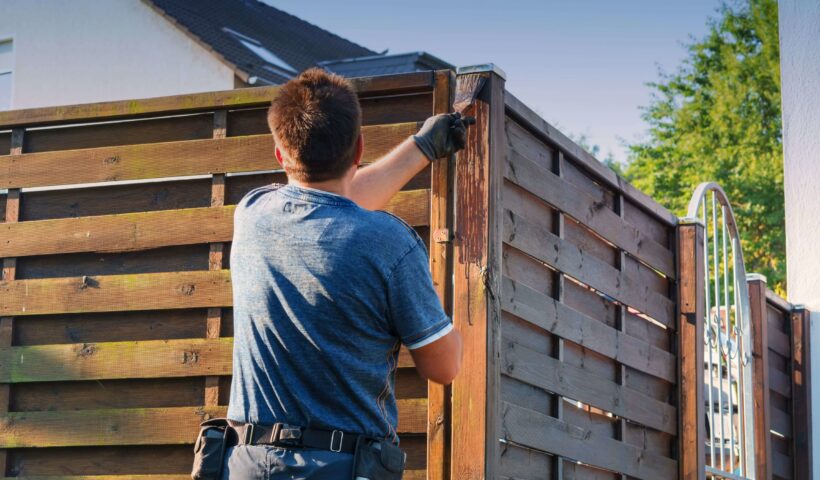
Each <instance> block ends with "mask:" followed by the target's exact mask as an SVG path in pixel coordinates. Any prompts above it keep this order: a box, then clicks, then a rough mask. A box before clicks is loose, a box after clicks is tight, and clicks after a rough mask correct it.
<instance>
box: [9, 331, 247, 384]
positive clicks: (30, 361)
mask: <svg viewBox="0 0 820 480" xmlns="http://www.w3.org/2000/svg"><path fill="white" fill-rule="evenodd" d="M232 352H233V339H232V338H215V339H189V340H154V341H144V342H105V343H78V344H63V345H59V344H58V345H36V346H29V347H7V348H0V382H3V383H24V382H53V381H65V380H103V379H121V378H167V377H195V376H205V375H230V374H231V354H232Z"/></svg>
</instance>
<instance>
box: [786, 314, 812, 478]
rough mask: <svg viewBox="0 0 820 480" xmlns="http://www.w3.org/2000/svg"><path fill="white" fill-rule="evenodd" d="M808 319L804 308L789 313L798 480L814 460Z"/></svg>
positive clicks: (809, 472)
mask: <svg viewBox="0 0 820 480" xmlns="http://www.w3.org/2000/svg"><path fill="white" fill-rule="evenodd" d="M810 320H811V319H810V313H809V311H808V310H806V309H805V308H795V309H794V310H793V311H792V312H791V327H792V328H791V330H792V365H791V366H792V368H791V373H792V375H791V377H792V392H793V395H794V397H793V400H792V402H793V411H792V421H793V422H794V424H793V432H794V450H793V451H794V452H795V455H794V478H796V479H800V480H807V479H810V478H812V468H813V466H812V465H813V463H814V459H813V458H812V455H811V453H810V452H811V451H812V448H813V446H812V443H813V442H814V439H813V438H812V423H813V421H814V419H813V418H812V415H811V361H810V359H811V352H810V343H809V339H810V338H811V336H810V330H809V326H810V325H811V323H810Z"/></svg>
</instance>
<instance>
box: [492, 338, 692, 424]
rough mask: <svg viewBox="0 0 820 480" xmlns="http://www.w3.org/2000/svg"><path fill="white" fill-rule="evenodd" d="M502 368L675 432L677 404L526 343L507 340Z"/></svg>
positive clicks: (555, 390)
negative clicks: (648, 395)
mask: <svg viewBox="0 0 820 480" xmlns="http://www.w3.org/2000/svg"><path fill="white" fill-rule="evenodd" d="M502 365H503V366H502V372H503V374H504V375H508V376H510V377H513V378H516V379H518V380H521V381H523V382H526V383H528V384H530V385H533V386H536V387H539V388H543V389H545V390H548V391H550V392H553V393H556V394H558V395H562V396H564V397H568V398H572V399H575V400H577V401H580V402H583V403H585V404H588V405H592V406H594V407H598V408H601V409H603V410H606V411H608V412H612V413H613V414H615V415H618V416H621V417H624V418H626V419H628V420H631V421H634V422H637V423H641V424H643V425H647V426H649V427H652V428H654V429H656V430H660V431H663V432H666V433H669V434H672V435H674V434H675V433H676V432H677V421H678V419H677V415H676V412H675V407H673V406H671V405H669V404H665V403H662V402H658V401H657V400H654V399H652V398H648V397H646V396H645V395H642V394H640V393H638V392H635V391H634V390H630V389H629V388H625V387H623V386H621V385H618V384H617V383H615V382H613V381H611V380H608V379H606V378H601V377H598V376H596V375H592V374H590V373H588V372H586V371H585V370H584V369H582V368H578V367H574V366H572V365H571V364H569V363H567V362H560V361H558V360H556V359H554V358H551V357H549V356H547V355H543V354H540V353H538V352H535V351H532V350H530V349H528V348H527V347H524V346H521V345H516V344H514V343H507V344H505V345H504V348H503V350H502Z"/></svg>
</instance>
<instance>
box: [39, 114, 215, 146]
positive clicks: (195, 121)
mask: <svg viewBox="0 0 820 480" xmlns="http://www.w3.org/2000/svg"><path fill="white" fill-rule="evenodd" d="M211 119H212V115H211V114H208V113H203V114H198V115H185V116H178V117H164V118H147V119H144V120H138V121H123V122H113V123H94V124H90V125H79V126H67V127H58V128H45V129H36V130H31V131H30V132H29V134H28V135H27V136H26V152H27V153H38V152H51V151H58V150H74V149H79V148H97V147H113V146H117V145H136V144H140V143H159V142H177V141H182V140H197V139H204V138H211V131H212V121H211Z"/></svg>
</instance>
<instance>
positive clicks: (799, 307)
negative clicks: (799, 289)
mask: <svg viewBox="0 0 820 480" xmlns="http://www.w3.org/2000/svg"><path fill="white" fill-rule="evenodd" d="M792 310H808V308H806V306H805V305H804V304H802V303H795V304H793V305H792Z"/></svg>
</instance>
